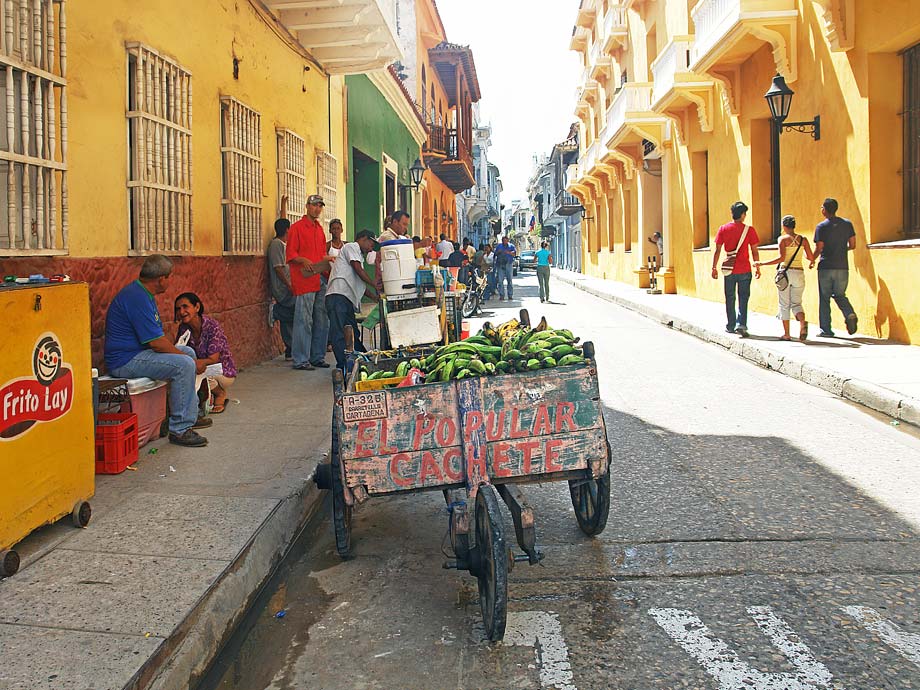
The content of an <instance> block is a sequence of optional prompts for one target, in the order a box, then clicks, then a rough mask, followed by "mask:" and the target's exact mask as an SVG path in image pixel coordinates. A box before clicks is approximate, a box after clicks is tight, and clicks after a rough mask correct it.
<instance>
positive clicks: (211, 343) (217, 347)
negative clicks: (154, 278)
mask: <svg viewBox="0 0 920 690" xmlns="http://www.w3.org/2000/svg"><path fill="white" fill-rule="evenodd" d="M175 316H176V321H178V322H179V332H178V334H177V335H176V341H177V342H178V341H179V340H180V339H187V342H186V345H188V346H189V347H190V348H192V349H193V350H194V351H195V354H196V355H197V357H198V359H197V361H198V362H199V363H201V364H204V365H205V366H209V365H211V364H220V365H221V367H222V368H223V373H221V374H217V375H214V376H208V385H209V387H210V388H211V391H212V392H213V395H214V404H213V406H212V407H211V414H220V413H221V412H223V411H224V407H225V406H226V404H227V389H228V388H229V387H230V386H231V385H232V384H233V382H234V381H235V380H236V373H237V372H236V364H234V362H233V355H231V354H230V343H228V342H227V336H226V335H224V329H223V328H221V326H220V324H219V323H218V322H217V321H216V320H215V319H212V318H211V317H210V316H207V315H205V313H204V303H203V302H202V301H201V298H200V297H198V295H196V294H195V293H194V292H183V293H182V294H181V295H179V296H178V297H177V298H176V302H175ZM186 333H187V334H188V335H187V336H186Z"/></svg>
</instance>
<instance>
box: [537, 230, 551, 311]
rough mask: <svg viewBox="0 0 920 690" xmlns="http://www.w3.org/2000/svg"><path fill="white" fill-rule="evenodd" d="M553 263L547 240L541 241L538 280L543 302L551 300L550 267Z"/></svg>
mask: <svg viewBox="0 0 920 690" xmlns="http://www.w3.org/2000/svg"><path fill="white" fill-rule="evenodd" d="M552 263H553V255H552V253H551V252H550V251H549V249H548V248H547V244H546V242H541V243H540V251H538V252H537V282H538V283H539V284H540V301H541V302H549V267H550V265H551V264H552Z"/></svg>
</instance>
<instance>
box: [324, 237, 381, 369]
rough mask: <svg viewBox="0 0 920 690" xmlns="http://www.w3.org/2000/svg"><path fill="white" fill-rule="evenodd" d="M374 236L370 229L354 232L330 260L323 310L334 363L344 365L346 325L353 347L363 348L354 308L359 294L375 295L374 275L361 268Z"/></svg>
mask: <svg viewBox="0 0 920 690" xmlns="http://www.w3.org/2000/svg"><path fill="white" fill-rule="evenodd" d="M377 246H378V245H377V239H376V238H375V237H374V233H373V232H371V231H370V230H362V231H361V232H359V233H358V234H357V235H355V241H354V242H349V243H348V244H346V245H344V246H343V247H342V249H341V251H340V252H339V255H338V256H337V257H336V258H335V261H333V263H332V270H331V272H330V273H329V283H328V285H327V287H326V313H327V314H328V316H329V340H330V342H331V343H332V351H333V353H335V365H336V366H337V367H338V368H339V369H342V370H344V369H345V364H346V362H345V326H351V329H352V331H353V332H354V334H355V349H356V350H357V351H358V352H365V348H364V343H363V342H362V341H361V330H360V329H359V328H358V322H357V320H356V319H355V312H356V311H359V310H360V309H361V298H362V297H363V296H364V294H365V293H367V294H368V296H369V297H372V298H374V299H376V297H377V293H376V291H375V289H374V279H373V278H371V277H370V276H369V275H368V274H367V271H365V270H364V261H365V259H366V257H367V255H368V253H369V252H371V251H375V250H376V249H377Z"/></svg>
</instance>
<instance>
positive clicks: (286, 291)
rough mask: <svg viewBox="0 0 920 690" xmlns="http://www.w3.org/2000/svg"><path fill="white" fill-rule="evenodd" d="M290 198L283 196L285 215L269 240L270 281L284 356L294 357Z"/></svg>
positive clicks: (282, 206) (274, 317)
mask: <svg viewBox="0 0 920 690" xmlns="http://www.w3.org/2000/svg"><path fill="white" fill-rule="evenodd" d="M286 204H287V197H286V196H285V197H282V198H281V217H280V218H279V219H278V220H276V221H275V237H274V239H272V241H271V242H269V243H268V252H267V255H268V284H269V286H270V287H271V293H272V298H274V300H275V303H274V304H273V305H272V318H273V319H274V320H275V321H277V322H278V323H279V324H280V328H281V340H282V342H284V358H285V359H286V360H289V359H292V358H293V355H292V354H291V346H292V343H293V333H294V290H293V286H292V285H291V268H290V266H288V264H287V241H286V240H287V235H288V230H289V229H290V227H291V221H289V220H288V219H287V218H286V214H285V205H286Z"/></svg>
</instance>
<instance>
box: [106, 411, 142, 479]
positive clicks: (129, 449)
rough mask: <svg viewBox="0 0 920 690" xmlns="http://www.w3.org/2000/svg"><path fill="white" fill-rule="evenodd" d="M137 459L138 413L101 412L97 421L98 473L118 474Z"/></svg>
mask: <svg viewBox="0 0 920 690" xmlns="http://www.w3.org/2000/svg"><path fill="white" fill-rule="evenodd" d="M136 461H137V415H136V414H134V413H133V412H115V413H112V414H100V415H99V419H98V421H97V422H96V474H118V473H120V472H124V471H125V468H126V467H127V466H128V465H130V464H131V463H132V462H136Z"/></svg>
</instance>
